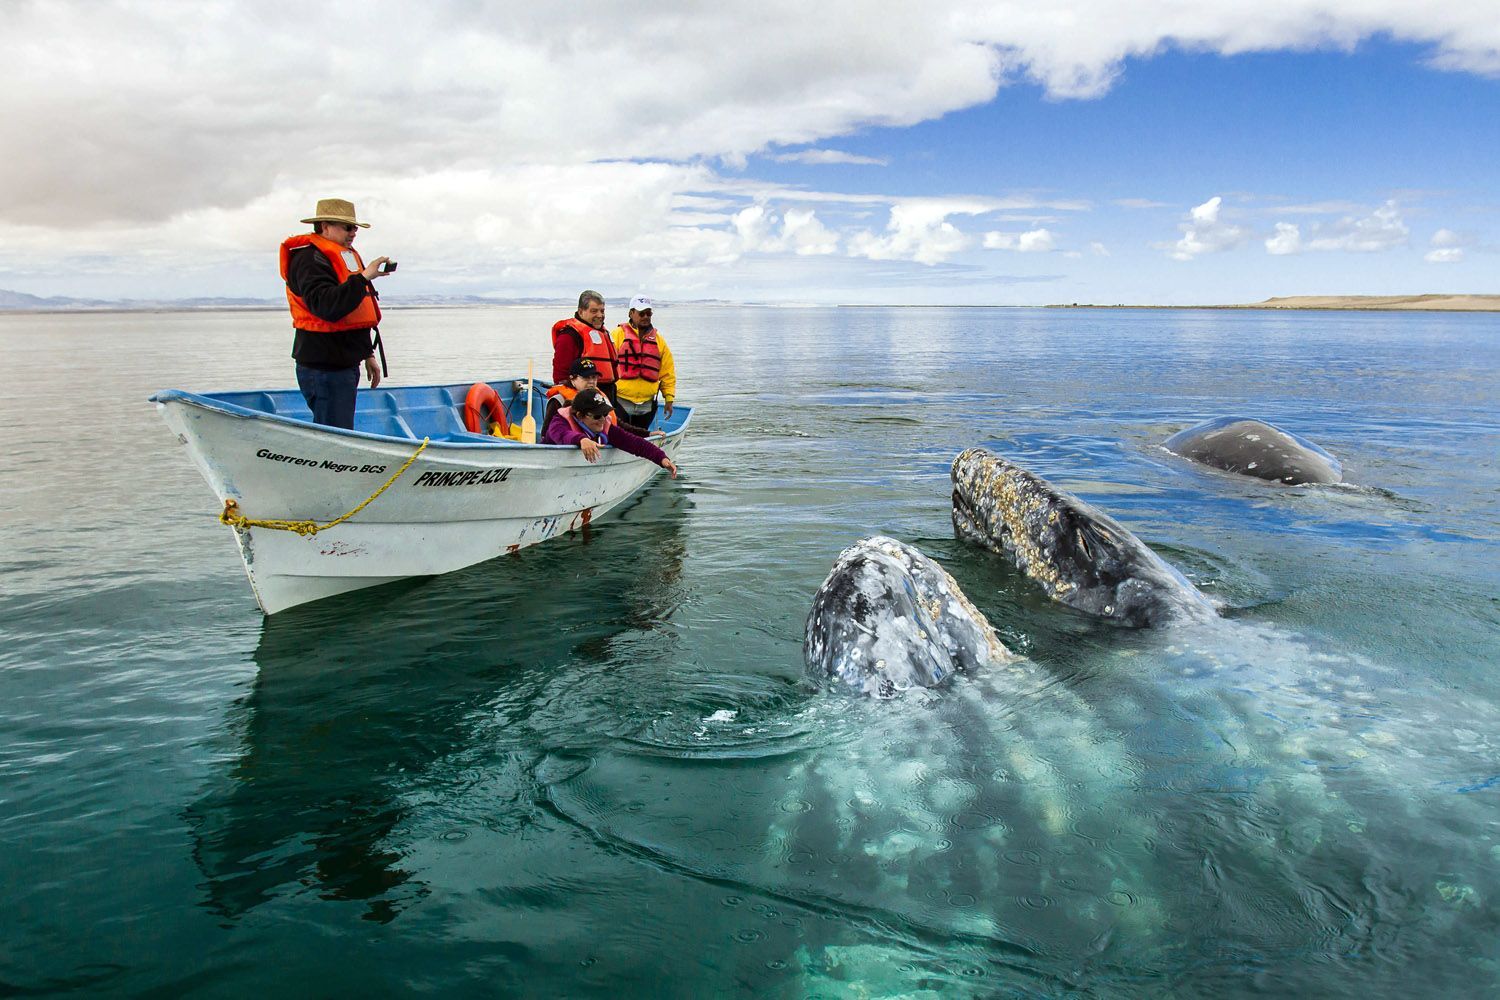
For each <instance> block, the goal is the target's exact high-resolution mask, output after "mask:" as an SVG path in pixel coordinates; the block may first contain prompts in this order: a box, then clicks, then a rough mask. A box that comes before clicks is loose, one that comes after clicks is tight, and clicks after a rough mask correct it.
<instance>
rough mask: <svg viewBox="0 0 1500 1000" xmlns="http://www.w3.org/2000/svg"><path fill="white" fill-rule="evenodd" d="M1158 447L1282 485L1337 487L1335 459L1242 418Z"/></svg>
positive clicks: (1340, 474)
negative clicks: (1324, 485) (1333, 484)
mask: <svg viewBox="0 0 1500 1000" xmlns="http://www.w3.org/2000/svg"><path fill="white" fill-rule="evenodd" d="M1162 447H1163V448H1165V449H1167V450H1168V451H1170V452H1172V453H1173V454H1174V455H1181V456H1182V457H1183V458H1187V459H1191V460H1192V461H1194V462H1201V463H1202V464H1204V465H1210V466H1213V467H1214V468H1215V469H1223V470H1224V471H1225V472H1235V473H1238V474H1240V475H1242V476H1254V477H1255V478H1257V479H1266V480H1269V481H1271V482H1273V483H1283V484H1285V485H1287V486H1301V485H1304V484H1306V483H1321V484H1329V483H1338V482H1342V481H1343V478H1344V469H1343V466H1341V465H1340V464H1339V460H1338V459H1336V458H1334V457H1333V456H1332V455H1330V454H1328V452H1326V451H1324V450H1323V449H1322V448H1319V447H1318V446H1317V445H1315V444H1313V443H1312V442H1311V441H1309V440H1307V439H1306V438H1301V437H1298V436H1297V435H1295V434H1292V433H1291V432H1289V431H1284V430H1282V429H1281V428H1280V427H1272V426H1271V425H1270V424H1268V423H1264V422H1262V421H1260V420H1251V419H1249V418H1247V417H1219V418H1218V419H1216V420H1209V421H1206V422H1205V423H1201V424H1199V425H1198V426H1196V427H1189V428H1188V429H1186V430H1182V431H1178V432H1177V433H1176V434H1173V435H1172V436H1171V437H1169V438H1167V439H1166V441H1164V442H1162Z"/></svg>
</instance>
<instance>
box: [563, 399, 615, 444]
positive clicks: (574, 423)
mask: <svg viewBox="0 0 1500 1000" xmlns="http://www.w3.org/2000/svg"><path fill="white" fill-rule="evenodd" d="M557 415H558V416H559V417H561V418H562V419H564V420H566V421H567V422H568V426H569V427H571V428H573V429H574V430H575V431H578V432H579V433H580V434H582V435H583V436H584V437H586V438H588V439H589V440H591V441H598V442H599V443H600V444H609V429H610V428H611V427H613V426H614V425H615V424H617V423H619V421H618V420H616V419H615V414H614V411H613V410H611V411H610V413H609V416H607V417H605V418H604V430H602V431H599V432H597V433H595V432H594V431H591V430H589V429H588V428H587V427H585V426H583V421H582V420H579V419H578V418H577V417H575V416H573V408H572V407H571V406H564V407H563V408H562V409H560V410H558V411H557Z"/></svg>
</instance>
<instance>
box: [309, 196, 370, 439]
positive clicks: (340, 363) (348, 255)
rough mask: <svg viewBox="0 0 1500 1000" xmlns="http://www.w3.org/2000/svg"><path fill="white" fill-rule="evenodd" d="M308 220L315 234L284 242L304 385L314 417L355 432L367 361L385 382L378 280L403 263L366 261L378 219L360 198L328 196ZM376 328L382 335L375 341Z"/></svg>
mask: <svg viewBox="0 0 1500 1000" xmlns="http://www.w3.org/2000/svg"><path fill="white" fill-rule="evenodd" d="M302 221H303V222H310V223H312V226H313V231H312V232H311V233H299V234H297V235H296V236H290V237H288V238H287V239H285V240H283V241H282V243H281V277H282V278H283V279H284V280H285V281H286V300H287V304H288V305H289V306H291V310H292V327H293V329H294V333H295V335H294V338H293V340H292V357H293V358H295V359H296V361H297V385H298V387H299V388H300V389H301V390H302V396H303V398H305V399H306V400H307V405H308V407H309V408H310V409H311V410H312V416H313V421H314V422H316V423H320V424H327V425H329V426H332V427H343V428H345V429H347V430H353V429H354V397H355V393H356V392H357V391H358V389H359V366H360V364H361V363H363V364H364V366H365V372H366V373H367V374H368V375H369V378H370V388H371V389H373V388H375V387H376V386H378V385H379V384H380V367H379V366H378V365H377V364H376V363H375V344H377V343H378V342H379V341H378V338H379V336H380V330H379V326H380V304H379V301H378V300H379V298H380V296H379V294H378V293H377V292H376V291H375V285H374V284H373V282H374V280H375V279H376V278H378V277H380V276H381V275H383V274H389V273H390V272H391V271H394V270H395V269H396V264H395V262H394V261H392V260H391V259H390V258H388V257H376V258H375V259H374V260H372V261H371V262H370V263H369V264H368V265H366V264H365V262H364V261H363V260H362V259H360V256H359V253H358V252H357V251H356V250H355V249H354V236H355V234H356V233H357V232H359V230H361V229H368V228H369V227H370V224H369V223H368V222H359V221H357V220H356V218H355V215H354V204H353V203H352V202H348V201H344V200H343V199H342V198H324V199H322V200H321V201H319V202H318V210H317V211H316V212H314V213H313V215H312V217H311V218H307V219H303V220H302ZM372 330H373V331H374V332H375V337H376V338H377V339H376V340H375V341H373V342H372V340H371V337H370V333H371V331H372Z"/></svg>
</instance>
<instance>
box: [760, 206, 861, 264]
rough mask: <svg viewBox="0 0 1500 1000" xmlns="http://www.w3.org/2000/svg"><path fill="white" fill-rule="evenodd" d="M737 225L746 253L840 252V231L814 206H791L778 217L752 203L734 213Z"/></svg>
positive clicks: (803, 253) (804, 253)
mask: <svg viewBox="0 0 1500 1000" xmlns="http://www.w3.org/2000/svg"><path fill="white" fill-rule="evenodd" d="M734 228H735V231H736V232H737V233H738V234H739V238H740V246H741V248H742V249H743V250H744V252H746V253H782V252H786V251H791V252H793V253H796V254H800V255H803V256H807V255H810V254H830V253H836V252H837V251H838V244H839V240H838V236H837V234H835V233H834V232H833V231H831V230H830V229H828V227H826V226H824V225H823V223H821V222H819V221H818V217H817V216H816V215H815V214H814V213H813V211H812V210H811V209H795V208H794V209H788V210H787V211H786V212H785V214H784V215H782V216H777V215H776V213H775V212H773V211H772V210H770V209H769V208H767V207H766V206H765V205H751V206H750V207H749V208H746V209H744V210H743V211H741V212H738V213H737V214H736V215H735V216H734Z"/></svg>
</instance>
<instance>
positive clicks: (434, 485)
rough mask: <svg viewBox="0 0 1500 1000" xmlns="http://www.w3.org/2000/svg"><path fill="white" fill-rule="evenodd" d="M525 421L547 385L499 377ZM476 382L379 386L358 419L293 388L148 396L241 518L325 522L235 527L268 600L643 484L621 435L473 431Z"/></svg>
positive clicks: (270, 605) (500, 390) (372, 579)
mask: <svg viewBox="0 0 1500 1000" xmlns="http://www.w3.org/2000/svg"><path fill="white" fill-rule="evenodd" d="M490 385H491V387H492V388H494V389H495V390H496V393H497V395H498V397H499V399H500V405H501V408H502V409H504V410H506V411H507V413H513V414H514V416H515V418H516V419H515V421H514V422H519V419H520V418H521V417H522V416H523V415H524V414H525V413H526V412H528V405H529V412H530V413H531V415H532V417H533V418H537V419H538V422H540V421H539V418H540V417H541V410H542V404H543V399H542V397H541V395H540V394H539V393H533V394H532V396H531V397H530V398H529V399H528V398H527V397H526V394H525V388H524V386H522V388H521V389H520V390H519V391H518V389H517V386H519V385H522V384H521V383H512V382H494V383H490ZM468 389H469V387H468V386H466V385H429V386H410V387H403V388H396V389H370V390H364V391H361V392H360V394H359V406H358V408H357V410H356V414H355V423H354V426H355V429H354V430H352V431H347V430H342V429H339V428H333V427H326V426H321V425H318V424H314V423H312V418H311V414H310V413H309V411H308V408H307V404H306V403H305V402H304V401H303V398H302V394H301V393H300V392H299V391H297V390H296V389H280V390H272V391H250V392H224V393H213V394H210V395H197V394H194V393H190V392H183V391H180V390H176V389H171V390H166V391H163V392H159V393H157V394H156V395H155V396H152V397H151V398H152V400H153V401H154V402H155V403H156V405H157V408H158V409H159V410H160V411H161V414H162V417H163V419H165V420H166V422H167V424H168V425H169V426H170V427H171V428H172V430H173V431H175V432H176V433H177V435H178V438H179V440H181V441H182V442H183V444H185V445H187V448H188V452H189V454H190V455H191V456H192V459H193V463H194V464H195V465H196V466H197V467H198V471H199V472H201V473H202V474H203V478H204V479H206V480H207V481H208V484H209V485H210V486H211V487H212V488H213V490H214V492H215V494H217V496H218V497H219V499H220V500H221V501H231V500H232V501H234V503H235V504H236V505H237V510H238V511H239V513H241V514H242V515H243V516H246V517H250V518H257V519H283V518H297V519H304V520H306V521H310V522H330V521H334V520H336V519H338V518H340V517H341V516H342V515H345V514H347V513H348V512H350V511H351V510H354V509H355V508H357V507H358V506H359V505H360V504H362V503H364V502H365V501H366V500H367V499H368V498H370V496H371V494H372V493H374V492H375V491H376V490H378V489H379V488H380V486H381V484H382V483H385V482H386V481H387V480H388V479H390V477H391V476H392V475H393V474H394V473H396V472H397V470H399V469H401V468H402V467H403V466H404V465H405V464H406V463H407V462H408V460H412V459H413V455H414V453H416V452H417V451H418V448H419V446H421V443H422V442H423V441H424V440H425V441H426V444H425V446H423V447H421V453H420V454H419V455H417V456H416V458H415V459H414V460H412V461H411V465H410V468H407V469H406V471H405V472H404V473H402V474H401V475H400V476H399V477H397V478H396V479H395V480H394V481H393V482H391V484H390V486H389V488H388V489H387V490H386V491H385V492H384V493H382V494H381V495H380V496H379V497H378V498H377V499H376V500H374V502H372V503H370V504H369V506H368V507H367V508H364V509H362V510H360V511H359V513H358V514H357V515H356V516H354V517H353V518H351V519H349V520H347V521H344V522H343V523H339V524H337V525H335V526H333V527H330V528H327V529H326V530H319V531H317V532H316V533H313V534H300V533H298V532H296V531H292V530H276V529H273V528H270V527H266V526H258V525H252V526H240V527H236V528H235V529H234V533H235V539H236V541H237V542H238V544H239V547H240V555H241V557H242V558H243V559H244V562H245V573H246V574H247V575H248V576H249V578H250V586H251V588H252V589H253V590H254V591H255V597H256V600H257V601H259V603H260V606H261V610H263V611H264V612H265V613H266V614H275V613H276V612H278V611H281V610H284V609H286V608H290V607H293V606H295V605H298V604H304V603H306V602H308V601H316V600H319V599H321V598H325V597H329V596H332V595H334V594H341V593H345V592H347V591H351V590H358V589H360V588H363V587H372V586H375V585H377V584H382V583H388V582H390V581H392V580H400V579H404V578H406V577H412V576H432V575H437V574H441V573H450V572H452V571H454V570H457V569H462V568H463V567H465V566H471V565H473V564H474V563H477V562H483V561H484V560H486V559H491V558H493V557H495V556H497V555H500V554H501V553H504V552H507V551H515V550H517V549H519V548H523V547H525V546H528V545H534V544H536V543H537V542H543V541H546V540H547V539H549V538H552V537H554V536H555V535H558V534H562V533H565V532H568V531H572V530H575V529H577V528H580V527H583V526H585V525H587V524H588V523H589V522H590V521H591V520H593V519H595V518H598V517H600V516H601V515H603V514H605V513H607V512H608V511H610V510H611V509H613V508H614V507H615V506H617V505H618V504H619V503H620V502H621V501H623V500H624V499H625V498H626V497H628V496H630V495H631V494H632V493H634V492H635V491H636V490H638V489H640V488H641V487H642V486H643V485H645V484H646V483H647V482H648V481H650V479H651V478H652V477H653V476H654V475H655V474H656V473H657V471H658V469H657V467H656V466H654V465H652V464H651V463H649V462H643V461H641V460H639V459H637V458H634V457H632V456H630V455H627V454H624V453H622V452H618V451H616V450H614V449H606V450H605V451H604V452H603V454H601V455H600V457H599V460H598V461H597V462H594V463H588V462H585V461H584V460H583V458H582V456H581V455H580V454H579V452H578V450H577V449H576V448H568V447H563V446H560V445H544V444H535V445H528V444H520V443H518V442H516V441H512V440H509V439H507V438H503V437H491V436H488V435H484V434H474V433H470V432H469V431H468V430H467V429H466V428H465V425H464V421H463V409H464V399H465V395H466V393H467V391H468ZM691 414H692V411H691V408H689V407H681V406H679V407H677V408H676V409H675V410H673V412H672V416H671V418H670V419H668V418H665V417H664V416H662V415H658V418H657V423H656V425H655V429H658V430H661V431H663V432H664V433H665V435H666V436H665V438H664V439H663V440H662V441H661V442H660V444H661V447H662V450H664V451H665V452H666V453H667V454H668V455H671V456H674V457H675V455H676V454H677V449H678V447H679V446H680V445H681V443H682V438H683V435H684V433H685V432H686V430H687V424H688V421H689V419H690V418H691Z"/></svg>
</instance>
